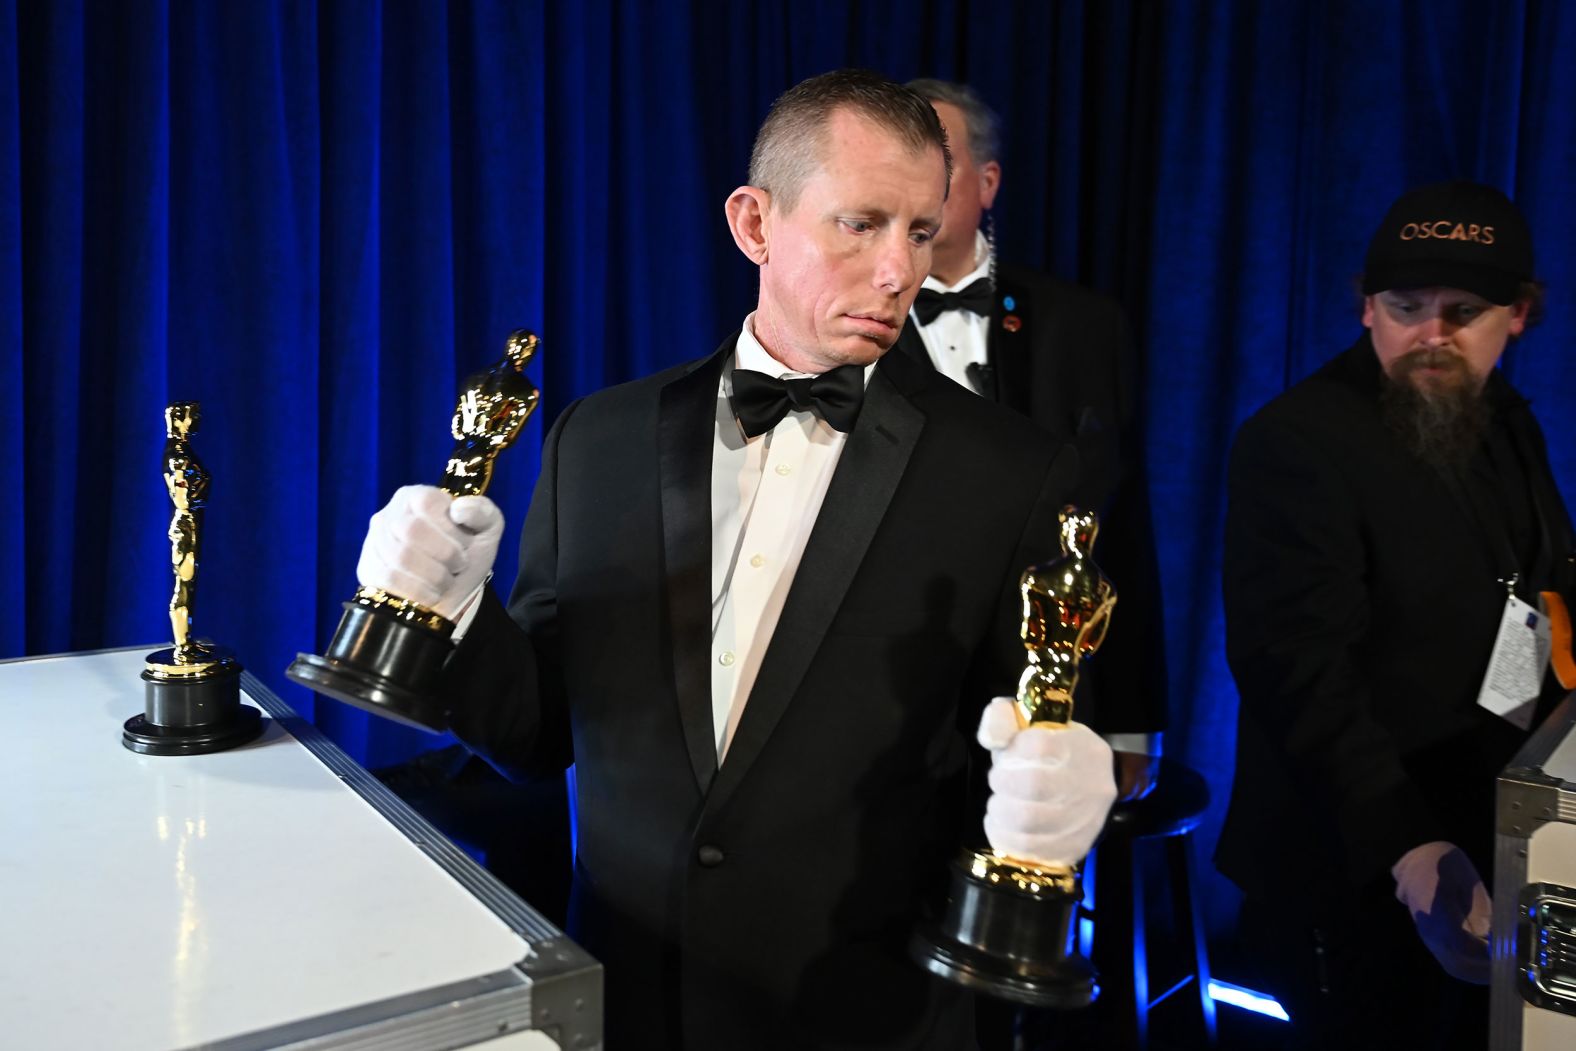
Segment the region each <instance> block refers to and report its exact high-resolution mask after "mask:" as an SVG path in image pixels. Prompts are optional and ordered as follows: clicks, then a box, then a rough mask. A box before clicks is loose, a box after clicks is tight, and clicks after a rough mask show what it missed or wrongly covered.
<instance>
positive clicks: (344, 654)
mask: <svg viewBox="0 0 1576 1051" xmlns="http://www.w3.org/2000/svg"><path fill="white" fill-rule="evenodd" d="M536 349H537V339H536V336H535V335H533V334H532V333H530V332H528V331H526V330H525V329H518V330H516V331H515V332H513V333H512V334H510V336H509V338H508V340H507V341H506V343H505V346H504V356H503V359H502V360H501V361H499V362H498V363H497V364H495V365H493V366H492V367H491V368H488V369H484V370H483V371H481V372H478V373H476V374H474V375H472V376H470V377H468V378H467V379H466V380H465V383H464V384H463V386H462V387H461V388H460V395H459V399H458V403H457V404H456V406H455V409H454V419H453V421H452V423H451V426H450V430H451V432H452V433H453V435H454V440H455V443H456V444H455V446H454V451H453V452H452V453H450V455H449V462H448V464H447V466H446V467H445V468H444V472H443V478H442V479H441V480H440V481H439V482H438V487H439V488H440V489H442V490H444V491H445V492H447V493H448V494H449V495H450V496H455V497H459V496H480V495H482V494H483V493H485V492H486V491H487V487H488V485H489V484H490V483H491V481H492V475H493V462H494V460H496V459H497V456H498V454H499V453H501V452H503V450H505V449H507V448H508V447H509V446H510V445H513V444H514V441H515V439H516V438H518V437H519V436H520V431H521V429H523V428H524V427H525V423H526V421H527V420H528V419H530V417H531V413H533V412H534V411H535V410H536V406H537V404H538V402H539V401H540V400H541V395H540V392H538V391H537V389H536V387H535V386H534V385H532V383H531V381H530V379H528V378H527V377H526V375H525V367H526V366H527V365H528V364H529V363H530V362H531V360H532V358H533V357H535V355H536ZM344 609H345V614H344V616H343V618H342V619H341V620H340V622H339V629H338V630H337V631H336V632H335V633H334V639H333V641H332V642H331V643H330V644H329V647H328V650H327V651H326V652H325V653H324V654H323V655H322V656H318V655H316V654H310V653H302V654H299V655H298V656H297V657H296V659H295V660H294V661H293V662H291V664H290V667H289V668H287V669H285V674H286V675H287V676H289V677H290V678H291V679H293V680H294V681H296V682H299V683H301V684H302V685H304V686H308V687H310V688H312V689H313V690H316V691H317V692H318V693H321V694H324V695H325V696H328V697H333V698H334V699H336V700H340V701H344V702H345V703H347V704H353V705H355V706H356V707H358V708H363V709H366V710H367V711H371V712H375V713H377V714H379V715H382V716H385V717H387V718H390V719H393V720H395V721H397V722H401V723H405V724H407V725H410V726H417V727H420V728H422V729H425V730H433V731H442V730H443V729H445V727H446V726H447V712H446V709H445V704H444V701H443V699H442V698H441V697H439V696H438V695H437V692H436V686H437V682H438V678H439V676H440V674H441V672H442V668H443V662H444V660H445V659H446V658H447V656H448V653H449V650H450V649H451V644H450V642H449V639H450V637H451V636H452V635H453V634H454V624H453V623H452V622H450V621H449V620H448V619H446V618H445V617H443V616H441V615H440V614H438V613H435V612H434V611H432V610H430V609H428V608H426V607H425V606H422V605H421V604H420V603H417V602H412V601H411V600H409V599H406V598H402V597H401V596H399V595H394V594H390V593H389V592H387V591H384V590H382V589H380V588H370V587H361V588H358V589H357V590H356V593H355V594H354V595H353V596H352V597H351V599H350V601H348V602H346V603H344Z"/></svg>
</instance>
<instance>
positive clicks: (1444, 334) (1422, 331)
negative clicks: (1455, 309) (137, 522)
mask: <svg viewBox="0 0 1576 1051" xmlns="http://www.w3.org/2000/svg"><path fill="white" fill-rule="evenodd" d="M1458 328H1460V326H1459V325H1457V324H1456V323H1455V322H1454V321H1453V320H1452V319H1451V318H1450V317H1448V316H1447V315H1446V314H1445V313H1444V312H1443V311H1438V310H1436V311H1434V312H1433V313H1431V314H1430V315H1429V316H1428V317H1427V318H1426V319H1425V320H1424V321H1423V323H1422V325H1421V326H1420V327H1419V332H1418V337H1419V338H1420V339H1421V340H1422V341H1423V342H1424V343H1426V344H1428V345H1429V346H1439V345H1442V344H1445V343H1449V342H1450V340H1451V338H1452V337H1453V336H1454V335H1455V333H1456V329H1458Z"/></svg>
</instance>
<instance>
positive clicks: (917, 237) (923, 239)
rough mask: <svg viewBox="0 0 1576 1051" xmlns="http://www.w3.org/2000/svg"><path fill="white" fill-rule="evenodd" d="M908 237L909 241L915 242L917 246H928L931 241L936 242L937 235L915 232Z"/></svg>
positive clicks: (928, 232) (927, 232) (927, 231)
mask: <svg viewBox="0 0 1576 1051" xmlns="http://www.w3.org/2000/svg"><path fill="white" fill-rule="evenodd" d="M908 237H909V240H911V241H913V242H914V243H915V244H917V245H928V244H929V243H930V242H931V241H933V240H935V238H936V235H935V234H933V233H931V232H930V231H929V230H915V231H914V232H913V233H911V234H909V235H908Z"/></svg>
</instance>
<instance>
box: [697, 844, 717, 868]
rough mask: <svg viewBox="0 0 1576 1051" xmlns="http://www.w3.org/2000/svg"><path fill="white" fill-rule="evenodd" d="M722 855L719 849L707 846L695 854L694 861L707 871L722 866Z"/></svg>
mask: <svg viewBox="0 0 1576 1051" xmlns="http://www.w3.org/2000/svg"><path fill="white" fill-rule="evenodd" d="M723 856H724V855H723V853H722V848H721V847H714V846H711V845H710V844H707V845H706V846H704V847H701V848H700V849H699V850H697V851H696V852H695V859H696V860H697V861H699V862H700V863H701V864H702V865H704V866H706V867H707V868H709V869H714V868H716V867H717V866H718V865H721V864H722V859H723Z"/></svg>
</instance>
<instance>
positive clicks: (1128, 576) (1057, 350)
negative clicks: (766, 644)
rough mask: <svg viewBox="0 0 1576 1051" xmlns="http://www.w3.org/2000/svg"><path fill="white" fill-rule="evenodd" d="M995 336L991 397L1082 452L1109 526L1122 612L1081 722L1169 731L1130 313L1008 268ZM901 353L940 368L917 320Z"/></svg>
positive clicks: (1095, 670) (1088, 682)
mask: <svg viewBox="0 0 1576 1051" xmlns="http://www.w3.org/2000/svg"><path fill="white" fill-rule="evenodd" d="M1009 304H1011V305H1010V306H1009ZM987 331H988V333H989V334H988V337H987V340H986V354H987V359H988V362H989V365H990V374H991V382H990V383H988V384H987V385H986V389H985V390H984V391H983V392H982V393H984V395H985V396H986V397H989V398H991V399H992V400H994V401H997V402H999V403H1000V404H1002V405H1005V406H1007V407H1008V408H1010V409H1013V410H1015V411H1016V412H1018V413H1021V414H1022V415H1024V416H1027V417H1029V419H1031V420H1033V421H1034V422H1035V423H1036V424H1037V425H1039V426H1040V427H1041V428H1042V429H1043V430H1045V431H1046V432H1048V433H1049V434H1050V435H1051V436H1052V438H1053V439H1054V440H1055V441H1057V442H1059V443H1061V442H1069V443H1072V444H1074V445H1075V446H1076V447H1077V449H1078V455H1079V464H1080V472H1079V484H1078V491H1077V492H1076V493H1075V494H1074V502H1076V503H1077V504H1079V505H1080V506H1081V507H1084V508H1086V509H1089V510H1094V511H1098V512H1099V513H1100V516H1101V520H1100V534H1099V538H1098V540H1097V541H1096V546H1095V558H1096V561H1098V562H1099V564H1100V568H1101V569H1102V570H1104V571H1105V574H1106V576H1108V577H1109V578H1110V579H1111V581H1112V583H1113V584H1115V585H1116V590H1117V612H1116V613H1115V615H1114V616H1113V617H1112V618H1111V628H1110V631H1109V632H1108V633H1107V635H1106V639H1105V642H1104V643H1103V644H1102V645H1101V647H1100V650H1099V651H1098V652H1097V653H1096V654H1095V656H1094V657H1092V658H1091V659H1090V660H1089V661H1088V662H1087V664H1085V665H1084V667H1083V668H1082V670H1081V674H1080V678H1079V684H1078V687H1079V688H1078V695H1077V704H1076V706H1075V708H1076V718H1078V719H1079V720H1080V721H1082V722H1086V723H1088V724H1089V725H1090V726H1092V727H1093V728H1094V729H1096V730H1098V731H1100V732H1101V733H1151V732H1155V731H1159V730H1164V729H1165V726H1166V674H1165V652H1164V651H1165V644H1164V639H1163V632H1162V628H1161V620H1162V617H1161V614H1162V610H1161V593H1160V571H1159V567H1158V565H1157V563H1156V559H1155V537H1154V526H1153V523H1152V518H1151V515H1150V508H1149V487H1148V479H1147V476H1146V472H1145V470H1144V454H1143V444H1144V440H1143V433H1142V430H1143V429H1142V426H1141V421H1140V420H1139V419H1138V413H1137V411H1136V409H1135V401H1136V397H1137V390H1136V378H1135V374H1136V372H1137V368H1136V363H1135V359H1134V352H1133V344H1132V339H1131V337H1130V334H1129V332H1128V327H1127V322H1126V320H1125V318H1124V317H1123V315H1122V310H1121V307H1120V306H1118V305H1117V303H1116V301H1115V300H1113V299H1110V298H1108V297H1106V296H1102V295H1100V294H1098V293H1096V292H1092V291H1090V290H1089V289H1086V288H1081V287H1079V286H1077V285H1073V284H1068V283H1067V282H1065V281H1058V280H1056V279H1055V278H1052V277H1050V276H1048V275H1046V274H1042V273H1039V272H1037V271H1034V270H1027V269H1024V268H1022V267H1016V266H1011V265H1008V264H1005V263H1002V264H999V265H998V267H997V273H996V288H995V302H994V305H993V307H992V310H991V316H990V325H989V329H988V330H987ZM898 349H900V350H902V351H904V352H905V353H907V354H908V355H909V357H910V358H912V359H913V360H914V361H917V362H919V363H921V364H922V365H923V366H924V367H926V368H934V366H933V364H932V363H931V360H930V355H929V353H928V352H927V351H926V349H925V343H924V339H923V338H922V337H921V335H920V334H919V331H918V326H917V322H916V321H914V319H912V318H910V319H909V323H908V324H907V325H906V326H904V329H903V332H902V335H901V337H900V338H899V340H898Z"/></svg>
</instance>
